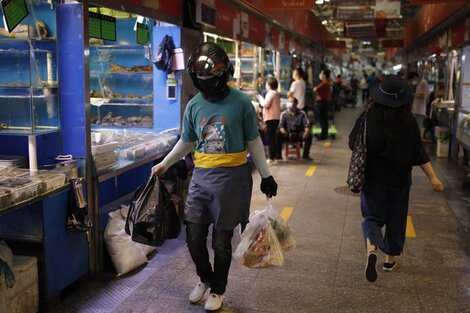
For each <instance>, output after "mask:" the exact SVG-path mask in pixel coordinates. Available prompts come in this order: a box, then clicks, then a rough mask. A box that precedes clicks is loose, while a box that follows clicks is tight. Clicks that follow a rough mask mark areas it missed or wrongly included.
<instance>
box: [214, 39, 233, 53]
mask: <svg viewBox="0 0 470 313" xmlns="http://www.w3.org/2000/svg"><path fill="white" fill-rule="evenodd" d="M217 44H218V45H219V46H220V47H222V49H224V50H225V52H227V54H233V53H235V41H231V40H225V39H220V38H217Z"/></svg>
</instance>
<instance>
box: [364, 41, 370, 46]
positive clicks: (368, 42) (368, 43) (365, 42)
mask: <svg viewBox="0 0 470 313" xmlns="http://www.w3.org/2000/svg"><path fill="white" fill-rule="evenodd" d="M362 44H363V45H370V44H371V42H370V41H363V42H362Z"/></svg>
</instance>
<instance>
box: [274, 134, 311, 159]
mask: <svg viewBox="0 0 470 313" xmlns="http://www.w3.org/2000/svg"><path fill="white" fill-rule="evenodd" d="M302 134H303V131H302V132H300V136H302ZM288 137H289V136H288ZM288 137H283V136H282V134H281V133H280V132H277V142H278V144H279V147H278V153H277V157H276V158H277V159H282V144H283V143H284V142H286V144H287V142H288V141H289V139H288ZM301 142H303V143H304V151H303V154H302V155H303V156H304V157H307V156H309V155H310V147H311V146H312V134H311V133H309V134H308V137H307V139H305V140H304V139H303V138H302V141H301Z"/></svg>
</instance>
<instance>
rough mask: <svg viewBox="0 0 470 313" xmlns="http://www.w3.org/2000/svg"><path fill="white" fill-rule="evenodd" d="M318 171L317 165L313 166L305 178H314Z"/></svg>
mask: <svg viewBox="0 0 470 313" xmlns="http://www.w3.org/2000/svg"><path fill="white" fill-rule="evenodd" d="M316 170H317V166H316V165H312V166H310V167H309V168H308V170H307V172H306V173H305V176H308V177H312V175H313V174H315V171H316Z"/></svg>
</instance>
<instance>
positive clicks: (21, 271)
mask: <svg viewBox="0 0 470 313" xmlns="http://www.w3.org/2000/svg"><path fill="white" fill-rule="evenodd" d="M12 271H13V274H14V275H15V285H14V286H13V288H6V286H5V283H4V280H3V277H1V276H0V278H2V279H0V311H1V309H2V307H3V308H4V309H6V312H11V313H36V312H37V311H38V310H39V289H38V266H37V259H36V258H35V257H30V256H20V255H14V256H13V264H12ZM2 313H3V312H2Z"/></svg>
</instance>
